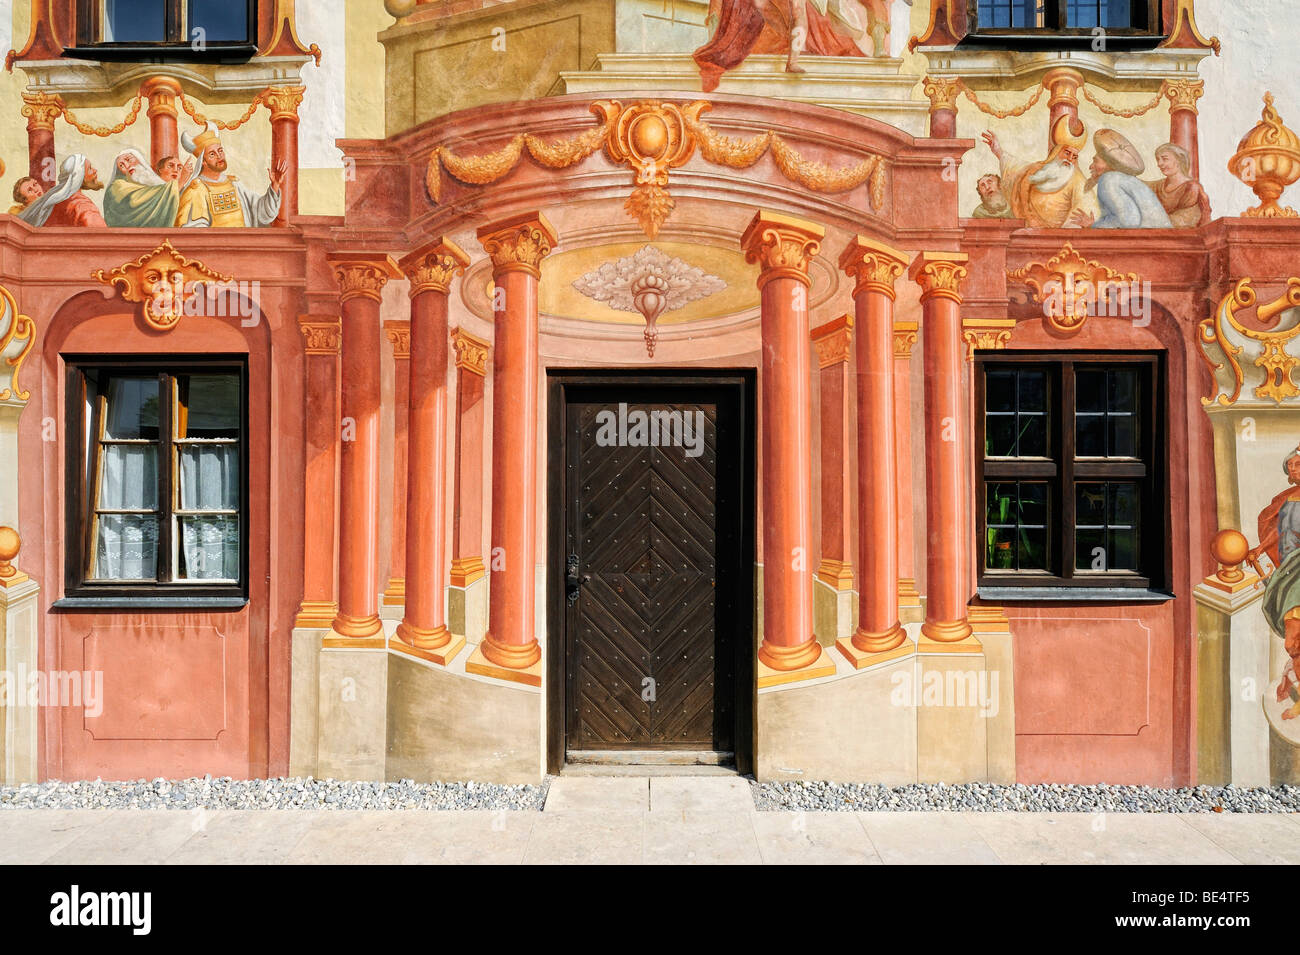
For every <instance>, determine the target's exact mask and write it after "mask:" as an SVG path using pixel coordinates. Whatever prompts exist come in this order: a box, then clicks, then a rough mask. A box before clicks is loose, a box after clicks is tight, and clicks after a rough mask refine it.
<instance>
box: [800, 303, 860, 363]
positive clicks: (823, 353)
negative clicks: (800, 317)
mask: <svg viewBox="0 0 1300 955" xmlns="http://www.w3.org/2000/svg"><path fill="white" fill-rule="evenodd" d="M810 336H811V338H812V342H813V347H814V348H816V349H817V367H818V368H829V367H830V366H831V365H840V364H844V363H845V362H847V361H848V360H849V355H850V353H851V346H852V345H853V316H852V315H847V314H846V315H841V316H840V317H839V318H835V319H831V320H830V321H829V322H826V323H825V324H824V325H818V326H817V327H816V328H814V329H813V330H812V332H811V333H810Z"/></svg>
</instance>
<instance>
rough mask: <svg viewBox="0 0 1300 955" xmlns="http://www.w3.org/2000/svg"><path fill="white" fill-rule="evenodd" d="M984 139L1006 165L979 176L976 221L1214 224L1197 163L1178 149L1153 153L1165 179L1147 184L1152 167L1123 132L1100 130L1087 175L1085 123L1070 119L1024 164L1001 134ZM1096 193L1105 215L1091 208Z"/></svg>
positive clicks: (1088, 224) (989, 134)
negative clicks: (1039, 155) (1042, 153)
mask: <svg viewBox="0 0 1300 955" xmlns="http://www.w3.org/2000/svg"><path fill="white" fill-rule="evenodd" d="M983 139H984V142H985V144H986V145H987V146H988V148H989V149H990V150H991V151H992V153H993V155H994V156H995V157H996V158H997V159H998V161H999V162H1000V163H1001V171H1000V173H989V174H986V175H983V176H981V177H980V179H979V182H978V186H977V188H978V191H979V195H980V200H981V202H980V204H979V205H978V206H977V207H976V208H975V210H974V211H973V212H972V213H971V215H972V217H974V218H976V219H1024V220H1025V224H1026V225H1027V226H1029V227H1030V228H1046V229H1060V228H1075V227H1078V228H1093V229H1171V228H1181V229H1187V228H1196V227H1197V226H1200V225H1201V224H1202V223H1205V222H1208V221H1209V220H1210V200H1209V197H1208V196H1207V195H1206V193H1205V190H1204V189H1203V188H1202V187H1201V184H1200V183H1199V182H1197V181H1196V180H1195V179H1193V178H1192V177H1191V168H1192V163H1191V156H1190V154H1189V153H1188V152H1187V150H1186V149H1184V148H1182V147H1181V146H1178V145H1176V144H1174V143H1165V144H1164V145H1162V146H1160V147H1158V148H1157V149H1156V151H1155V156H1154V159H1155V165H1156V167H1157V168H1158V169H1159V170H1160V172H1161V174H1162V175H1163V177H1164V178H1162V179H1154V180H1143V179H1141V178H1140V177H1141V176H1142V175H1143V173H1145V172H1146V170H1147V163H1146V161H1145V160H1144V159H1143V158H1142V155H1141V154H1140V153H1139V151H1138V149H1137V147H1136V146H1134V145H1133V143H1131V142H1130V141H1129V140H1128V138H1127V137H1125V136H1124V134H1123V133H1120V132H1117V131H1116V130H1113V129H1099V130H1097V132H1096V133H1095V134H1094V135H1093V138H1092V141H1093V147H1094V150H1095V153H1094V156H1093V159H1092V163H1091V165H1090V166H1089V167H1088V172H1089V175H1088V176H1087V177H1085V176H1084V174H1083V172H1082V171H1081V170H1080V168H1079V165H1080V163H1079V159H1080V154H1081V151H1082V150H1083V148H1084V146H1085V144H1086V143H1087V136H1086V133H1085V129H1084V126H1083V123H1082V122H1080V121H1079V120H1077V119H1073V118H1072V117H1070V116H1062V117H1060V118H1059V119H1058V120H1057V121H1056V123H1055V124H1053V126H1052V150H1051V152H1050V153H1048V155H1047V158H1046V159H1043V160H1041V161H1038V162H1025V161H1023V160H1021V159H1020V158H1019V157H1016V156H1012V155H1011V154H1010V153H1008V152H1007V151H1006V150H1005V149H1003V147H1002V144H1001V142H1000V141H999V140H998V136H997V133H995V132H993V131H992V130H986V131H985V132H984V135H983ZM1090 194H1095V202H1096V206H1097V207H1098V209H1099V211H1098V212H1094V211H1092V210H1090V209H1089V199H1090Z"/></svg>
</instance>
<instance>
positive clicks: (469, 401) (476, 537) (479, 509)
mask: <svg viewBox="0 0 1300 955" xmlns="http://www.w3.org/2000/svg"><path fill="white" fill-rule="evenodd" d="M451 344H452V348H454V349H455V351H456V470H455V485H454V487H453V490H452V501H453V504H452V516H451V585H452V586H453V587H468V586H469V585H470V584H472V583H474V581H476V580H478V579H479V578H481V577H482V576H483V574H484V573H485V572H486V568H485V567H484V565H483V426H484V424H485V423H486V422H485V420H484V412H485V411H486V409H485V407H484V402H483V395H484V390H485V389H484V386H485V385H486V383H487V382H486V379H487V360H488V355H489V353H490V346H489V345H488V343H487V342H485V341H484V340H483V339H481V338H479V337H478V336H477V335H471V334H470V333H469V332H467V331H465V330H464V329H463V328H458V329H456V330H455V331H454V332H452V336H451Z"/></svg>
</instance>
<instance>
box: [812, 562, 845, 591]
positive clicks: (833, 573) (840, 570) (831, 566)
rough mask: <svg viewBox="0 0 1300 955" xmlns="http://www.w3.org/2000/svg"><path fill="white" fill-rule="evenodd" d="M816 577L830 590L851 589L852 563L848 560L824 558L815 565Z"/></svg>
mask: <svg viewBox="0 0 1300 955" xmlns="http://www.w3.org/2000/svg"><path fill="white" fill-rule="evenodd" d="M817 579H818V580H820V581H821V582H822V583H824V584H826V585H827V586H828V587H830V588H831V589H832V590H852V589H853V565H852V564H850V563H849V562H848V561H843V560H831V559H830V558H825V559H823V560H822V562H821V563H820V564H818V565H817Z"/></svg>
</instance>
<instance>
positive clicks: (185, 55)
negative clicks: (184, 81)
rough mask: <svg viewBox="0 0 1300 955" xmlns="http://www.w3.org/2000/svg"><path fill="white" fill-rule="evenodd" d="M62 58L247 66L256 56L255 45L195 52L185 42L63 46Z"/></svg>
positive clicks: (230, 45)
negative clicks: (241, 64)
mask: <svg viewBox="0 0 1300 955" xmlns="http://www.w3.org/2000/svg"><path fill="white" fill-rule="evenodd" d="M63 55H64V56H65V57H69V58H71V59H75V60H92V61H94V60H97V61H99V62H103V63H162V62H164V61H170V62H181V63H246V62H247V61H249V60H251V59H252V58H253V57H255V56H256V55H257V45H256V44H253V43H226V44H220V43H209V44H208V45H207V47H206V48H205V49H203V50H196V49H194V47H192V46H190V45H189V44H188V43H158V44H152V43H114V44H103V45H100V44H94V43H92V44H88V45H86V46H70V47H66V48H65V49H64V51H63Z"/></svg>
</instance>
